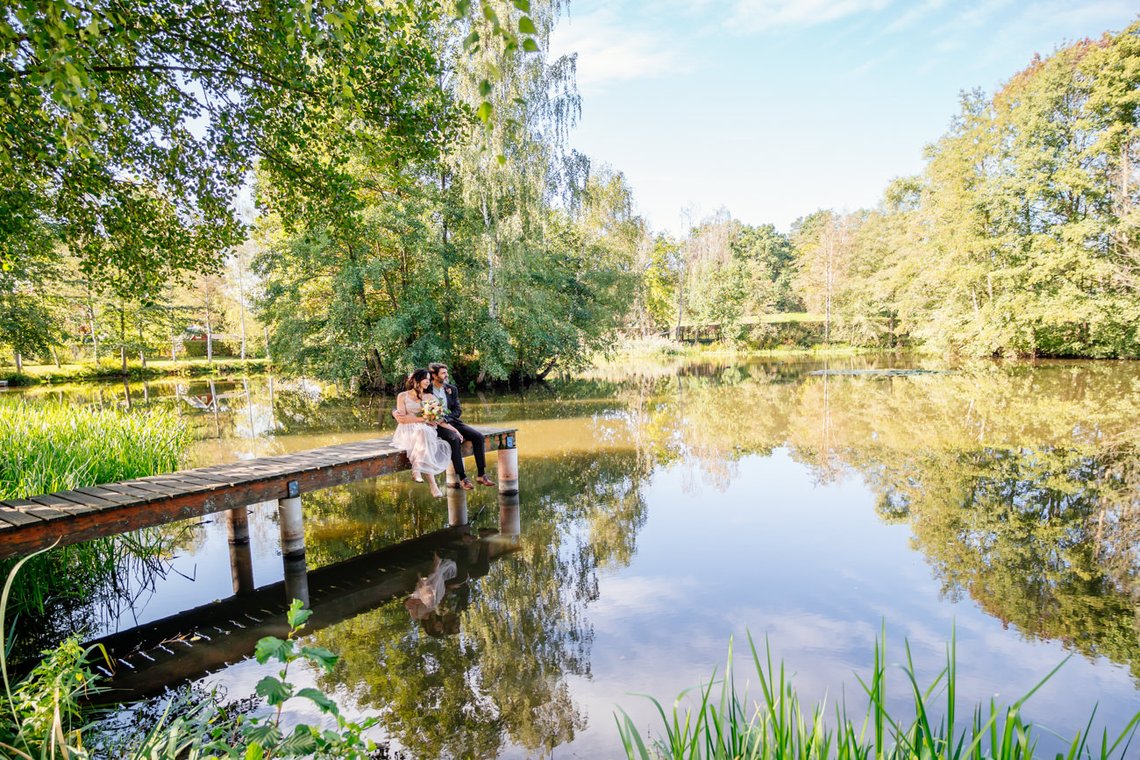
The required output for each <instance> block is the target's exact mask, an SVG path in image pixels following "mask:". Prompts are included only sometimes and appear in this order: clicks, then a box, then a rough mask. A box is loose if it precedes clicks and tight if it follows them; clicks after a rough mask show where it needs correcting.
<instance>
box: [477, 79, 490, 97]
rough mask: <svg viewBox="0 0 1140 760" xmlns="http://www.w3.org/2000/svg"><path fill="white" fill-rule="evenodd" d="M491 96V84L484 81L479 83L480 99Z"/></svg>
mask: <svg viewBox="0 0 1140 760" xmlns="http://www.w3.org/2000/svg"><path fill="white" fill-rule="evenodd" d="M490 94H491V83H490V82H488V81H487V80H486V79H484V80H483V81H482V82H480V83H479V97H481V98H485V97H487V96H488V95H490Z"/></svg>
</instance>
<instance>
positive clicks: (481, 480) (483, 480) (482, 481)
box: [475, 475, 495, 486]
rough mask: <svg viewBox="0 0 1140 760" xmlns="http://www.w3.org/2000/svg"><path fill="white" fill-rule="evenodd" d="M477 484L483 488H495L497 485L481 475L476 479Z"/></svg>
mask: <svg viewBox="0 0 1140 760" xmlns="http://www.w3.org/2000/svg"><path fill="white" fill-rule="evenodd" d="M475 482H476V483H478V484H479V485H481V486H493V485H495V481H493V480H491V479H490V478H488V477H487V476H486V475H480V476H479V477H477V478H475Z"/></svg>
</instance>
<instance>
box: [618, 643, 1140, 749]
mask: <svg viewBox="0 0 1140 760" xmlns="http://www.w3.org/2000/svg"><path fill="white" fill-rule="evenodd" d="M748 643H749V647H750V649H751V655H752V663H753V665H754V667H755V674H756V677H757V680H758V682H759V685H760V690H761V698H760V699H759V700H756V701H752V700H750V699H749V698H748V696H747V694H741V693H738V691H737V686H736V679H735V673H734V671H733V657H732V644H731V643H730V644H729V650H728V665H727V667H726V670H725V675H724V677H723V678H722V679H720V680H719V685H720V688H719V695H715V694H714V689H715V688H716V686H717V684H718V680H717V679H716V675H715V673H714V675H713V677H712V678H711V679H710V680H709V682H708V683H707V684H705V685H702V686H701V687H700V689H699V690H698V691H697V697H698V700H697V702H696V705H695V710H694V708H693V707H692V706H690V705H689V704H684V706H682V705H683V703H686V700H687V699H688V697H687V692H682V693H681V695H680V696H678V697H677V700H676V701H675V702H674V704H673V708H672V711H671V712H669V713H666V710H665V708H664V707H663V706H662V705H661V703H660V702H658V701H657V700H656V699H654V698H653V697H649V699H650V701H651V702H652V703H653V705H654V706H655V707H656V708H657V713H658V715H659V716H660V718H661V726H662V730H663V735H661V736H659V737H657V738H655V739H652V741H651V743H650V744H649V745H647V744H646V742H645V740H644V739H643V738H642V736H641V734H640V732H639V730H638V728H637V726H636V725H635V724H634V721H633V719H632V718H631V717H630V716H629V714H628V713H626V712H625V711H624V710H621V716H622V717H620V718H618V717H616V716H615V719H616V720H617V727H618V732H619V734H620V736H621V740H622V744H623V745H624V747H625V752H626V756H627V757H629V758H630V760H634V759H635V758H640V759H641V760H650V759H651V758H692V759H699V758H708V759H709V760H713V759H714V758H715V759H718V760H719V759H721V758H723V759H724V760H728V759H729V758H733V759H736V758H741V759H744V758H747V759H748V760H776V759H777V758H779V759H780V760H833V759H834V760H855V759H856V758H859V759H861V758H869V757H875V758H888V759H889V760H905V759H910V758H928V759H929V760H982V758H988V759H992V760H1032V758H1034V757H1042V755H1041V754H1040V753H1039V752H1038V751H1037V737H1036V736H1035V735H1034V733H1035V732H1034V727H1033V725H1032V724H1031V723H1028V722H1027V721H1026V720H1025V718H1024V717H1023V714H1022V708H1023V706H1024V704H1025V702H1026V701H1027V700H1028V699H1029V698H1030V697H1032V696H1033V694H1034V693H1036V692H1037V691H1038V690H1039V689H1041V688H1042V686H1044V685H1045V684H1046V683H1047V682H1048V681H1049V679H1050V678H1051V677H1052V676H1053V674H1054V673H1056V672H1057V670H1059V669H1060V667H1061V666H1060V665H1059V666H1057V668H1054V669H1053V671H1052V672H1050V673H1049V674H1047V675H1046V676H1045V677H1044V678H1043V679H1042V680H1041V681H1040V682H1039V683H1038V684H1037V685H1036V686H1034V687H1033V688H1032V689H1030V690H1029V691H1028V692H1027V693H1026V694H1025V695H1024V696H1023V697H1021V698H1020V699H1018V700H1016V701H1015V702H1013V704H1011V705H1009V706H1000V705H999V704H998V703H997V702H996V701H993V700H991V702H990V703H989V705H983V704H978V705H976V706H975V707H974V709H973V711H972V717H971V719H970V721H969V722H968V724H967V725H966V726H965V727H963V728H961V729H960V730H959V728H958V724H957V722H956V717H957V704H956V700H955V694H956V688H957V677H958V675H957V663H956V651H955V650H956V645H955V642H954V640H953V639H951V643H950V644H949V646H947V650H946V666H945V668H943V670H942V671H941V672H940V673H939V674H938V675H937V676H935V678H934V680H933V682H932V683H931V684H930V685H929V686H928V687H925V688H924V687H921V686H920V685H919V683H918V678H917V676H916V669H915V666H914V662H913V660H912V658H911V653H910V646H909V644H907V645H906V655H907V656H906V663H905V665H903V666H902V672H903V675H904V678H905V681H906V683H907V687H908V690H909V692H910V696H911V698H912V703H913V710H912V711H908V712H907V714H906V715H899V714H898V713H897V712H896V713H895V714H892V713H891V712H889V711H888V709H887V692H886V676H887V668H886V645H885V641H884V640H883V639H882V638H878V637H877V638H876V640H875V653H874V665H873V668H872V671H871V674H870V675H869V677H868V678H867V679H866V680H864V679H863V678H862V677H859V683H860V685H861V686H862V687H863V691H864V692H865V694H866V696H867V698H868V707H867V713H866V715H865V716H864V717H863V719H862V720H861V721H860V720H858V719H857V718H853V717H851V716H849V715H848V713H847V706H846V703H837V704H836V705H835V707H834V716H833V718H832V719H831V720H829V719H828V713H829V712H830V709H829V708H828V706H827V704H826V702H821V703H820V704H818V705H816V706H814V707H811V708H810V709H808V708H806V707H805V706H804V705H802V704H801V702H800V699H799V696H798V695H797V693H796V691H795V688H794V686H793V684H792V682H791V679H790V677H789V676H788V675H787V674H786V673H785V669H784V664H783V663H782V662H781V663H780V665H779V668H778V669H777V668H776V667H775V666H774V665H773V663H772V653H771V648H770V647H769V645H768V642H767V640H765V656H764V657H761V656H760V653H759V652H758V651H757V649H756V645H755V643H754V642H753V641H752V637H751V635H749V637H748ZM1063 664H1064V663H1062V665H1063ZM940 695H945V700H946V702H945V705H944V706H936V705H935V698H936V697H937V696H940ZM939 709H940V710H941V718H939V719H938V722H937V723H933V722H932V720H933V716H934V715H935V714H936V711H937V710H939ZM682 710H683V712H682ZM1093 715H1095V709H1094V710H1093ZM1091 727H1092V716H1090V718H1089V729H1090V730H1087V731H1085V732H1080V731H1078V732H1077V735H1076V736H1074V737H1073V738H1072V740H1071V742H1070V744H1069V747H1068V751H1067V752H1066V753H1065V755H1064V757H1065V758H1066V760H1086V759H1087V760H1093V759H1094V758H1097V759H1098V760H1109V758H1120V760H1123V759H1124V758H1125V757H1126V756H1127V752H1128V750H1129V748H1130V747H1131V742H1132V739H1133V738H1134V737H1135V734H1136V731H1137V729H1138V727H1140V712H1138V713H1137V714H1136V716H1135V717H1134V718H1132V720H1131V721H1130V722H1129V723H1128V725H1126V726H1124V727H1123V728H1122V729H1121V730H1120V732H1119V734H1117V735H1115V736H1112V737H1110V736H1109V734H1108V733H1107V731H1106V732H1105V733H1104V735H1103V736H1102V737H1101V739H1100V742H1099V744H1097V745H1095V748H1094V743H1095V741H1096V740H1095V737H1094V736H1091V735H1090V731H1091ZM1057 757H1058V758H1060V757H1061V755H1057Z"/></svg>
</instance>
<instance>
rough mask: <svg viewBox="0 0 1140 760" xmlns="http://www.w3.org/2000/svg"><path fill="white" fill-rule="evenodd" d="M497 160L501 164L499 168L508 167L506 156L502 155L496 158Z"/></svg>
mask: <svg viewBox="0 0 1140 760" xmlns="http://www.w3.org/2000/svg"><path fill="white" fill-rule="evenodd" d="M495 160H496V161H498V162H499V166H506V165H507V157H506V156H504V155H503V154H502V153H500V154H499V155H497V156H495Z"/></svg>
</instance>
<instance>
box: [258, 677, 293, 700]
mask: <svg viewBox="0 0 1140 760" xmlns="http://www.w3.org/2000/svg"><path fill="white" fill-rule="evenodd" d="M254 691H256V692H257V694H258V695H259V696H262V697H265V701H267V702H268V703H269V704H270V705H272V706H273V707H277V706H278V705H281V704H284V703H285V701H286V700H288V699H289V697H291V696H293V687H292V686H291V685H290V684H287V683H285V682H284V681H282V680H281V679H280V678H276V677H274V676H266V677H265V678H262V679H261V680H260V681H258V682H257V687H256V688H255V689H254Z"/></svg>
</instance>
